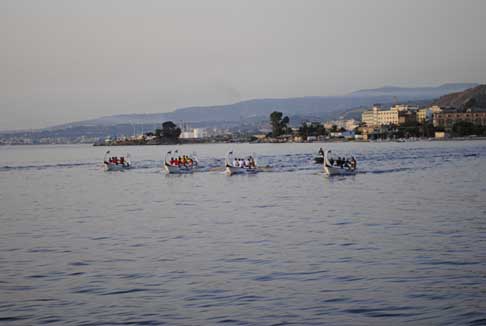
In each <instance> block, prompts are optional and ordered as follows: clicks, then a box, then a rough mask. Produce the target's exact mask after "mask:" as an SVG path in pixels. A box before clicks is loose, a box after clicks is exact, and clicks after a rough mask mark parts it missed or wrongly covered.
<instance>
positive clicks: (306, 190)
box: [0, 140, 486, 325]
mask: <svg viewBox="0 0 486 326" xmlns="http://www.w3.org/2000/svg"><path fill="white" fill-rule="evenodd" d="M319 147H323V148H324V149H332V150H333V151H334V152H336V153H337V154H341V155H343V156H344V155H354V156H355V157H356V159H357V160H358V169H359V173H357V174H356V175H355V176H347V177H332V178H328V177H325V176H324V175H323V173H322V166H320V165H316V164H314V163H313V160H312V159H313V155H314V154H315V153H316V152H317V150H318V149H319ZM173 149H175V148H174V147H167V146H133V147H112V148H110V150H111V155H113V156H115V155H117V156H121V155H126V153H127V152H129V153H130V154H131V159H132V162H133V166H134V168H133V169H131V170H128V171H123V172H104V171H103V169H102V164H101V163H102V160H103V156H104V153H105V151H106V150H107V148H105V147H92V146H87V145H83V146H81V145H76V146H67V145H63V146H2V147H0V323H2V324H4V325H34V324H36V325H39V324H53V325H125V324H126V325H163V324H166V325H217V324H226V325H290V324H293V325H390V324H410V325H484V324H486V183H485V181H486V141H479V140H478V141H460V142H459V141H457V142H456V141H450V142H435V141H430V142H411V143H332V144H252V145H250V144H218V145H191V146H190V145H184V146H180V147H179V150H180V151H181V152H185V153H187V154H192V153H194V152H196V153H197V156H198V159H199V161H200V166H199V168H198V170H197V171H196V172H195V173H193V174H192V175H169V176H167V175H165V174H164V173H163V171H162V161H163V158H164V156H165V153H166V152H167V151H169V150H173ZM230 150H233V151H234V152H235V153H238V154H236V155H240V156H244V155H248V154H252V155H254V156H255V157H256V158H257V164H258V165H260V166H264V167H265V168H264V171H263V172H261V173H258V174H256V175H243V176H232V177H228V176H225V175H224V173H223V172H222V167H223V164H224V157H225V154H226V153H227V152H228V151H230Z"/></svg>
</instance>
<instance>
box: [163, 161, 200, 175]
mask: <svg viewBox="0 0 486 326" xmlns="http://www.w3.org/2000/svg"><path fill="white" fill-rule="evenodd" d="M164 170H165V172H166V173H167V174H188V173H192V172H193V167H189V166H186V167H184V166H183V167H178V166H175V165H170V164H167V163H165V164H164Z"/></svg>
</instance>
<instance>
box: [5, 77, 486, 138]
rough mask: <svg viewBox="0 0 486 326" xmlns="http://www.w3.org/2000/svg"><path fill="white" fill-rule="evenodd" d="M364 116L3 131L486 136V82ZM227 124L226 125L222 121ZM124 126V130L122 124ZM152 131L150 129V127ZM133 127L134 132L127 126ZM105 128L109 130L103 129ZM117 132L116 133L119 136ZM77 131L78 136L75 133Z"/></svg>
mask: <svg viewBox="0 0 486 326" xmlns="http://www.w3.org/2000/svg"><path fill="white" fill-rule="evenodd" d="M359 115H360V117H356V118H340V119H333V120H324V121H323V120H319V119H310V120H306V119H298V121H297V122H295V121H292V119H291V118H290V117H289V116H287V115H284V114H283V113H282V112H281V111H279V110H278V108H277V109H275V111H273V112H272V113H271V114H270V115H269V116H268V117H267V118H266V119H263V120H259V121H257V122H255V123H253V124H247V123H240V124H235V123H233V124H232V125H231V124H228V125H227V126H226V127H204V126H194V123H189V122H182V121H181V122H178V123H176V122H173V121H164V122H162V121H161V122H160V123H159V124H157V123H156V122H155V123H153V124H151V125H149V126H147V125H145V126H143V125H142V128H141V130H140V131H139V132H137V130H136V128H135V126H134V125H133V124H132V125H128V126H127V125H119V126H115V127H111V128H110V127H106V132H105V134H106V136H103V137H100V136H99V134H100V131H99V128H98V129H96V133H95V132H94V130H95V129H94V127H90V126H83V127H72V128H71V129H70V131H71V133H70V136H69V137H66V136H64V135H63V134H62V133H60V132H59V133H58V134H56V132H55V131H43V132H40V133H37V134H35V136H34V133H29V132H24V133H12V134H1V135H0V144H2V145H22V144H66V143H88V144H94V145H96V146H112V145H160V144H186V143H224V142H255V143H288V142H294V143H302V142H325V141H374V140H389V141H406V140H419V139H454V138H458V137H473V138H474V137H484V136H486V86H485V85H479V86H477V87H474V88H471V89H468V90H465V91H463V92H458V93H452V94H448V95H445V96H443V97H441V98H440V99H438V100H437V101H434V102H431V104H430V105H425V106H419V105H417V104H413V103H406V104H398V103H395V104H392V105H388V106H385V105H380V104H375V105H372V106H371V107H368V108H362V109H361V110H360V112H359ZM220 125H224V124H220ZM116 128H120V129H118V130H117V129H116ZM144 129H145V130H148V131H144ZM127 130H131V131H132V133H131V134H127V133H126V131H127ZM101 133H103V130H102V131H101ZM113 134H115V135H113ZM73 135H74V136H73Z"/></svg>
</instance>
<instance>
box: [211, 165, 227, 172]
mask: <svg viewBox="0 0 486 326" xmlns="http://www.w3.org/2000/svg"><path fill="white" fill-rule="evenodd" d="M224 169H225V167H222V166H217V167H214V168H210V169H208V172H223V171H224Z"/></svg>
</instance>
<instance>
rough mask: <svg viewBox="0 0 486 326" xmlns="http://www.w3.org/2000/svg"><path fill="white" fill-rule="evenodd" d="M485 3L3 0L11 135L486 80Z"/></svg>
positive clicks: (4, 122)
mask: <svg viewBox="0 0 486 326" xmlns="http://www.w3.org/2000/svg"><path fill="white" fill-rule="evenodd" d="M485 33H486V1H483V0H456V1H447V0H435V1H434V0H425V1H424V0H420V1H418V0H416V1H412V0H396V1H395V0H393V1H392V0H368V1H364V0H355V1H346V0H344V1H343V0H336V1H325V0H320V1H319V0H316V1H312V0H299V1H298V0H295V1H283V0H274V1H265V0H255V1H249V0H241V1H232V0H214V1H212V0H209V1H206V0H205V1H203V0H194V1H181V0H173V1H139V0H133V1H122V0H113V1H103V0H95V1H90V0H82V1H66V0H59V1H49V0H44V1H35V0H32V1H22V0H12V1H8V0H0V47H1V50H0V129H17V128H22V129H23V128H38V127H45V126H49V125H53V124H59V123H64V122H70V121H75V120H80V119H87V118H94V117H99V116H104V115H111V114H118V113H145V112H164V111H172V110H173V109H175V108H177V107H183V106H192V105H211V104H225V103H230V102H236V101H239V100H244V99H250V98H260V97H294V96H306V95H338V94H344V93H348V92H351V91H353V90H356V89H360V88H372V87H379V86H383V85H398V86H421V85H437V84H441V83H446V82H477V83H484V82H485V79H486V42H485V35H486V34H485Z"/></svg>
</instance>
